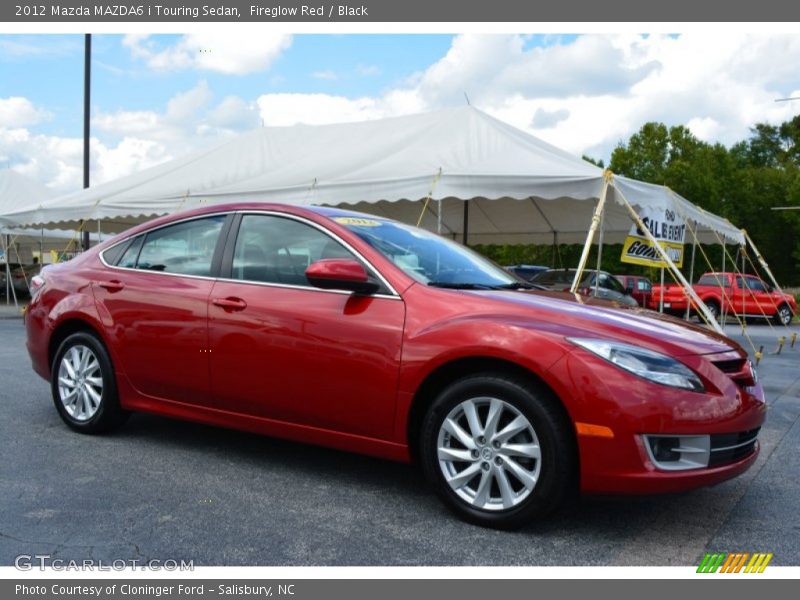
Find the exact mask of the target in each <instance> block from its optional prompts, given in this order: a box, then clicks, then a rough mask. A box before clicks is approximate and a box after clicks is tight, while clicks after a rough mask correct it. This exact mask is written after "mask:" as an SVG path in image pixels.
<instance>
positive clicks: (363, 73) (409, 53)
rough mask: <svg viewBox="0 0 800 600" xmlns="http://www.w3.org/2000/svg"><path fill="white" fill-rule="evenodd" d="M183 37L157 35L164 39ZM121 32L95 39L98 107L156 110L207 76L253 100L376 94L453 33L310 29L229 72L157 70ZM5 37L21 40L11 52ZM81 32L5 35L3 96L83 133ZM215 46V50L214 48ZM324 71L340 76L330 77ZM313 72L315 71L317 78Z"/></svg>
mask: <svg viewBox="0 0 800 600" xmlns="http://www.w3.org/2000/svg"><path fill="white" fill-rule="evenodd" d="M179 37H180V36H178V35H164V36H159V44H161V45H163V46H168V45H171V44H174V43H176V42H177V40H178V38H179ZM122 38H123V36H121V35H94V36H93V38H92V103H93V106H94V107H95V108H96V109H101V110H104V111H115V110H121V109H124V110H147V109H156V108H158V107H161V106H163V105H165V104H166V103H167V101H168V100H169V99H170V98H171V97H172V96H174V95H175V94H176V93H177V92H179V91H180V90H185V89H189V88H191V87H192V86H193V85H195V84H196V83H197V81H198V80H199V79H203V80H206V81H207V82H208V84H209V86H210V87H211V89H213V90H215V93H216V94H219V95H220V96H224V95H228V94H234V95H237V96H241V97H243V98H255V97H257V96H259V95H260V94H263V93H268V92H275V93H280V92H299V93H320V92H324V93H334V94H341V95H344V96H347V97H351V98H352V97H358V96H363V95H376V94H379V93H380V92H381V90H383V89H384V88H387V87H389V86H393V85H398V84H400V83H402V82H403V80H405V79H406V78H407V77H409V76H410V75H412V74H413V73H414V72H416V71H420V70H423V69H424V68H426V67H427V66H429V65H430V64H432V63H433V62H435V61H436V60H437V59H438V58H440V57H441V56H443V55H444V54H445V52H447V49H448V48H449V47H450V43H451V41H452V36H448V35H396V36H382V35H309V36H295V37H294V39H293V41H292V45H291V47H290V49H289V51H287V52H286V53H284V54H282V55H281V56H280V57H279V58H278V59H277V60H276V61H275V62H274V63H273V65H272V66H271V68H270V69H269V70H268V71H267V72H258V73H252V74H247V75H235V76H229V75H226V74H223V73H215V72H213V71H207V72H203V73H199V74H198V72H196V71H193V70H186V71H178V72H163V71H155V70H153V69H151V68H148V66H147V65H146V64H144V63H143V62H142V61H140V60H136V59H135V58H133V57H132V55H131V52H130V51H129V50H128V49H127V48H125V47H124V46H123V45H122ZM3 42H8V43H11V44H14V45H15V46H17V48H16V51H17V52H18V54H16V55H15V54H14V52H9V51H8V50H9V49H8V48H7V47H6V48H2V43H3ZM83 43H84V37H83V36H82V35H28V36H0V49H3V50H5V51H3V52H0V82H2V83H0V97H2V96H6V95H21V96H24V97H26V98H29V99H30V100H32V101H33V102H34V103H35V104H37V105H40V106H44V107H47V110H48V111H49V112H51V113H53V119H52V120H51V121H47V122H44V123H40V124H39V125H37V126H36V130H38V131H48V132H50V133H54V134H58V135H70V136H72V135H82V131H83V129H82V127H83V120H82V119H83V112H82V111H83V56H84V54H83V52H84V46H83ZM209 50H210V51H211V52H213V51H214V49H213V48H209ZM324 73H329V74H330V73H332V74H335V75H336V77H337V78H336V79H335V80H334V79H331V78H326V77H324V76H323V74H324ZM315 74H316V76H315Z"/></svg>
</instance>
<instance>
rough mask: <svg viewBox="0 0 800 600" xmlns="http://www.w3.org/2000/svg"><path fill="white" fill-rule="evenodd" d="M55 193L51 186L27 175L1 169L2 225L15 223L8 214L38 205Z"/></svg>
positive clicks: (0, 208)
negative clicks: (8, 217)
mask: <svg viewBox="0 0 800 600" xmlns="http://www.w3.org/2000/svg"><path fill="white" fill-rule="evenodd" d="M55 195H56V194H55V193H54V192H53V191H52V190H51V189H50V188H48V187H45V186H44V185H42V184H41V183H39V182H38V181H35V180H33V179H30V178H29V177H25V175H20V174H19V173H17V172H16V171H12V170H11V169H2V170H0V227H3V226H11V225H13V224H14V223H15V221H13V220H10V219H7V218H6V217H5V215H6V214H8V213H13V212H19V211H24V210H26V209H28V208H29V207H31V206H37V205H39V204H42V203H44V202H46V201H47V200H49V199H51V198H53V197H55Z"/></svg>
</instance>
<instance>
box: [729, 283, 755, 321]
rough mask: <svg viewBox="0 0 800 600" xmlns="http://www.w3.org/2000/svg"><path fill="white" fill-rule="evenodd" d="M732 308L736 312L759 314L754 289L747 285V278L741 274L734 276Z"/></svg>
mask: <svg viewBox="0 0 800 600" xmlns="http://www.w3.org/2000/svg"><path fill="white" fill-rule="evenodd" d="M733 308H734V310H735V311H736V313H737V314H741V315H759V314H761V311H760V310H759V309H758V299H757V298H756V295H755V290H753V289H751V288H750V286H749V285H748V282H747V278H746V277H742V276H741V275H737V276H736V294H735V296H734V299H733Z"/></svg>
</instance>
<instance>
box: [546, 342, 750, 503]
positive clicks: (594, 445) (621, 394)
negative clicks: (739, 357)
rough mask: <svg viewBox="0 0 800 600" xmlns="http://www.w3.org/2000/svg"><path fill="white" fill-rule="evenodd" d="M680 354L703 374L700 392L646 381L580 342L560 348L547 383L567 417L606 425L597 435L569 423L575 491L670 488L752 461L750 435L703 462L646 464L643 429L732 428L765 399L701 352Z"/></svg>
mask: <svg viewBox="0 0 800 600" xmlns="http://www.w3.org/2000/svg"><path fill="white" fill-rule="evenodd" d="M681 360H682V361H683V362H684V363H685V364H687V366H689V367H690V368H692V369H693V370H694V371H695V372H696V373H698V374H699V375H700V377H701V378H702V379H703V382H704V385H705V387H706V391H705V392H704V393H697V392H690V391H686V390H681V389H677V388H671V387H667V386H663V385H659V384H656V383H652V382H649V381H647V380H645V379H641V378H639V377H636V376H634V375H631V374H629V373H626V372H625V371H623V370H621V369H619V368H618V367H616V366H614V365H612V364H610V363H608V362H607V361H605V360H603V359H601V358H599V357H596V356H594V355H592V354H591V353H589V352H585V351H583V350H581V349H576V350H575V351H573V352H571V353H569V354H567V355H566V356H565V357H564V358H563V359H562V360H560V361H559V362H558V363H557V364H556V365H554V367H553V368H552V369H551V370H550V375H552V376H553V380H552V381H551V384H552V385H553V387H554V388H555V390H556V392H557V393H558V394H559V396H560V397H561V398H562V399H564V403H565V405H566V407H567V410H568V412H569V414H570V416H571V418H572V420H573V422H574V423H576V424H578V423H581V424H589V425H596V426H600V427H601V428H607V430H611V432H613V436H609V435H603V436H598V435H593V434H592V433H591V431H592V430H593V429H592V428H591V427H589V428H587V427H576V429H577V430H579V431H580V433H577V434H576V435H577V441H578V452H579V457H580V487H581V491H583V492H586V493H625V494H649V493H665V492H677V491H683V490H688V489H693V488H697V487H702V486H706V485H713V484H716V483H719V482H721V481H724V480H726V479H730V478H731V477H735V476H736V475H739V474H740V473H742V472H744V471H745V470H747V468H748V467H750V465H752V464H753V462H754V461H755V460H756V458H757V456H758V452H759V445H758V442H757V441H756V442H755V444H753V446H752V450H751V451H749V452H748V453H747V454H746V455H741V454H738V455H736V456H735V457H732V459H731V460H729V461H723V462H720V463H715V464H713V466H710V467H698V468H691V469H686V470H664V469H661V468H658V467H657V466H656V465H655V464H654V461H653V460H652V458H651V456H650V454H649V453H648V451H647V448H646V447H645V440H644V435H646V434H648V435H659V434H661V435H683V436H705V435H719V434H736V433H740V432H746V431H750V430H754V429H757V428H759V427H761V425H762V423H763V422H764V418H765V414H766V404H765V401H764V392H763V389H762V388H761V386H760V385H759V384H755V385H753V386H751V387H742V386H740V385H738V384H737V383H735V382H734V381H733V380H732V379H731V378H730V377H729V376H728V375H726V374H725V373H723V372H722V371H721V370H719V369H717V368H716V367H715V366H714V365H713V364H712V362H711V361H709V360H708V359H707V358H705V357H702V356H689V357H682V358H681ZM587 432H588V433H587Z"/></svg>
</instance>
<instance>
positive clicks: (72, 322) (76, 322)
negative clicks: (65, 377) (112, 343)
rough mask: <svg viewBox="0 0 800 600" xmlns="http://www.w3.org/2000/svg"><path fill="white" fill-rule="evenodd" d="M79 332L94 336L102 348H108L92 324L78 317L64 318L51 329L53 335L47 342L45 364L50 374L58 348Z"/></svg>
mask: <svg viewBox="0 0 800 600" xmlns="http://www.w3.org/2000/svg"><path fill="white" fill-rule="evenodd" d="M79 332H85V333H89V334H92V335H94V336H95V337H96V338H97V339H98V340H99V341H100V343H101V344H103V346H105V347H106V348H108V345H107V344H106V343H105V340H104V339H103V336H102V335H101V334H100V332H99V331H98V329H97V328H96V327H95V326H94V325H93V324H92V323H90V322H89V321H87V320H85V319H81V318H78V317H69V318H66V319H64V320H63V321H61V322H59V323H58V325H56V327H55V328H54V329H53V333H52V334H51V335H50V341H49V342H48V346H47V364H48V366H49V368H50V370H51V372H52V369H53V360H54V359H55V356H56V352H58V348H59V347H60V346H61V344H62V343H63V342H64V340H65V339H67V338H68V337H69V336H71V335H72V334H73V333H79Z"/></svg>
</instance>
